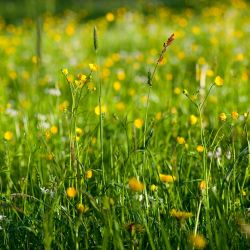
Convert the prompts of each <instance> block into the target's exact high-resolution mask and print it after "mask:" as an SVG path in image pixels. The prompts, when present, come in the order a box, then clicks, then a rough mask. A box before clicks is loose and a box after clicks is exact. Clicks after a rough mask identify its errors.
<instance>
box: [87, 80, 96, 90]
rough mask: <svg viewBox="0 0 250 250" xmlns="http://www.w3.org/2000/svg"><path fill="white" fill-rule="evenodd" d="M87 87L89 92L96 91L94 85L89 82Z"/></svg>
mask: <svg viewBox="0 0 250 250" xmlns="http://www.w3.org/2000/svg"><path fill="white" fill-rule="evenodd" d="M87 86H88V90H89V91H96V87H95V85H94V83H92V82H89V83H88V85H87Z"/></svg>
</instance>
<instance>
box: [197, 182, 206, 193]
mask: <svg viewBox="0 0 250 250" xmlns="http://www.w3.org/2000/svg"><path fill="white" fill-rule="evenodd" d="M206 188H207V183H206V182H205V181H201V182H200V183H199V189H200V190H201V191H203V190H205V189H206Z"/></svg>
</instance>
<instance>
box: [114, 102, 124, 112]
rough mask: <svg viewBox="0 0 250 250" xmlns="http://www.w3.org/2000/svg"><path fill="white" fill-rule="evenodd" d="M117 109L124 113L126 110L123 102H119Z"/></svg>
mask: <svg viewBox="0 0 250 250" xmlns="http://www.w3.org/2000/svg"><path fill="white" fill-rule="evenodd" d="M115 107H116V109H117V110H119V111H123V110H124V109H125V104H124V103H123V102H118V103H116V105H115Z"/></svg>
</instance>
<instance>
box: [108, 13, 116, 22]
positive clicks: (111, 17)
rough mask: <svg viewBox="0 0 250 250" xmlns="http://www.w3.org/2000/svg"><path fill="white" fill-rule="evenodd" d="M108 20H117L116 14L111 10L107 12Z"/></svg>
mask: <svg viewBox="0 0 250 250" xmlns="http://www.w3.org/2000/svg"><path fill="white" fill-rule="evenodd" d="M106 20H107V21H108V22H113V21H114V20H115V16H114V14H113V13H111V12H108V13H107V14H106Z"/></svg>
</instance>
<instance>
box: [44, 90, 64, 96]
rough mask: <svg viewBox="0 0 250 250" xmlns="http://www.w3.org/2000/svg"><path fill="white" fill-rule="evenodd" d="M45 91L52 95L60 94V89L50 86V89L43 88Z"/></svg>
mask: <svg viewBox="0 0 250 250" xmlns="http://www.w3.org/2000/svg"><path fill="white" fill-rule="evenodd" d="M45 93H47V94H49V95H52V96H60V95H61V91H60V90H59V89H55V88H51V89H45Z"/></svg>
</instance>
